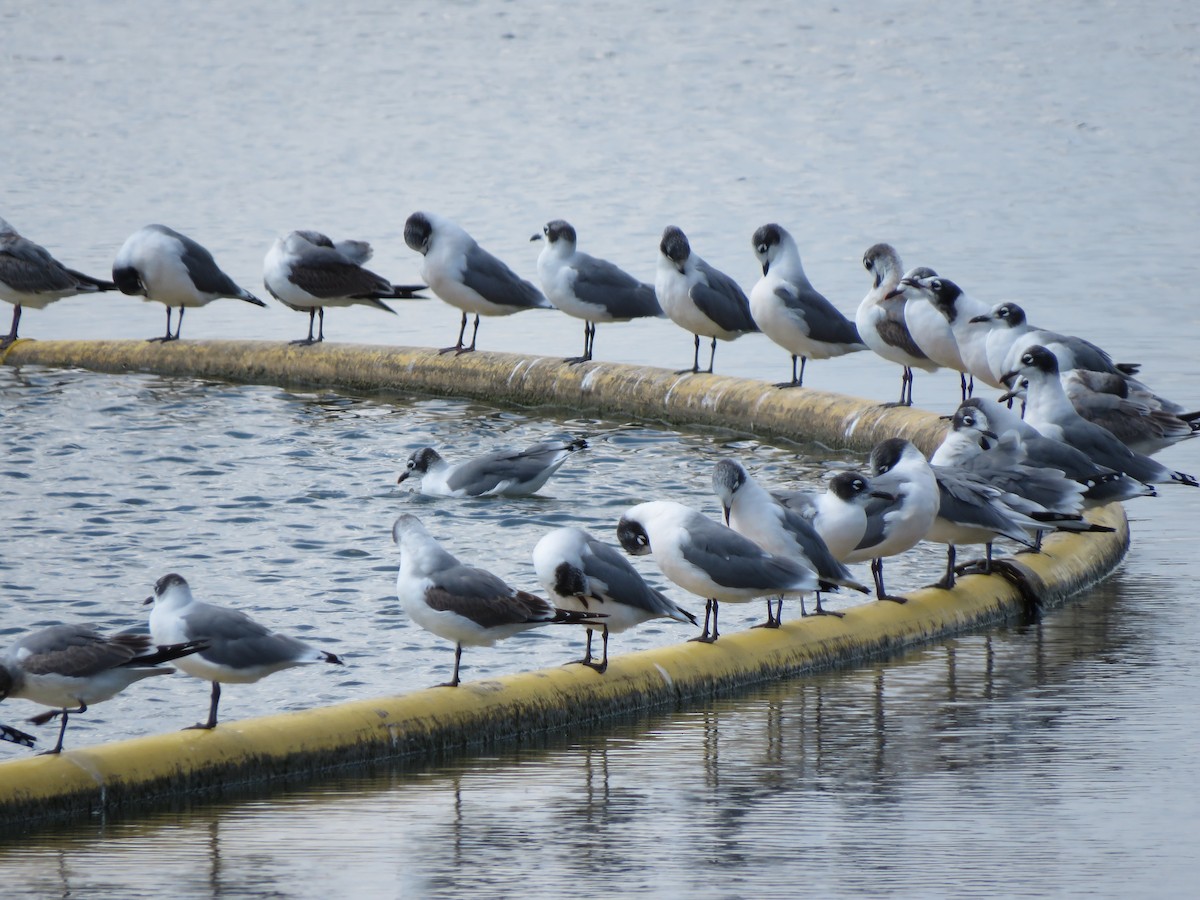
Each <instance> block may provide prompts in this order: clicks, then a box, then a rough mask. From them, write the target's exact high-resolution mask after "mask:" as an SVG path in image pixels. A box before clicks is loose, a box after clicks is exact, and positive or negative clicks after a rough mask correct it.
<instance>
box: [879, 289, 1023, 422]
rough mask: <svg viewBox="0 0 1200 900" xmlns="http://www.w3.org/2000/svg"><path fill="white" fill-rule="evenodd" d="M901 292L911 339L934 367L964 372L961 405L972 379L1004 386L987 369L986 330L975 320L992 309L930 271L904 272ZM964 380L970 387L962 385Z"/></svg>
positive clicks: (967, 395) (969, 390) (972, 385)
mask: <svg viewBox="0 0 1200 900" xmlns="http://www.w3.org/2000/svg"><path fill="white" fill-rule="evenodd" d="M900 287H901V289H903V291H904V294H905V297H906V298H907V302H906V303H905V304H904V319H905V322H906V323H907V324H908V326H909V330H910V331H911V332H912V335H913V338H914V339H915V340H916V342H917V345H918V346H919V347H920V348H921V349H922V350H924V351H925V352H926V354H928V356H929V358H930V359H932V360H933V361H934V362H937V363H939V364H940V365H943V366H946V367H948V368H952V369H956V370H958V371H959V372H962V373H963V377H964V381H963V399H964V400H965V399H966V398H967V397H969V396H970V395H971V391H972V389H973V388H974V379H976V378H978V379H980V380H981V381H983V382H984V383H985V384H990V385H991V386H992V387H997V388H999V387H1003V385H1002V384H1000V383H999V381H998V379H996V377H995V376H994V375H993V374H992V370H991V368H990V367H989V366H988V364H987V336H988V331H989V330H990V329H989V327H988V325H987V324H986V323H983V322H980V321H978V318H977V317H979V316H981V315H983V314H985V313H987V312H989V311H990V309H991V307H989V306H988V305H987V304H986V303H984V302H983V301H982V300H976V299H975V298H973V297H971V296H969V295H968V294H966V293H964V291H963V290H962V288H960V287H959V286H958V285H957V284H955V283H954V282H953V281H951V280H950V279H949V278H940V277H938V275H937V274H936V273H934V272H932V271H930V270H929V269H913V270H912V271H911V272H908V273H907V274H906V275H905V276H904V277H903V278H902V279H900ZM935 316H936V317H937V320H940V321H937V320H935V319H934V318H933V317H935ZM968 375H969V376H970V377H971V379H972V381H971V383H970V384H968V383H967V382H966V380H965V378H966V376H968Z"/></svg>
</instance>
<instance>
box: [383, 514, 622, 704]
mask: <svg viewBox="0 0 1200 900" xmlns="http://www.w3.org/2000/svg"><path fill="white" fill-rule="evenodd" d="M392 540H393V541H395V542H396V544H397V545H399V547H400V570H399V572H397V574H396V597H397V598H398V599H399V600H400V608H401V609H403V610H404V612H405V613H407V614H408V617H409V618H410V619H412V620H413V621H414V622H416V623H417V624H418V625H420V626H421V627H422V628H424V629H425V630H426V631H429V632H432V633H433V634H436V635H437V636H438V637H440V638H445V639H446V640H448V641H453V642H454V674H453V675H452V676H451V677H450V680H449V681H448V682H446V683H445V684H443V685H441V686H442V687H458V684H459V667H460V665H461V663H462V650H463V645H467V646H472V647H490V646H492V645H493V644H494V643H496V641H498V640H502V639H503V638H506V637H511V636H512V635H514V634H517V633H518V632H521V631H528V630H529V629H531V628H540V627H541V626H543V625H562V624H578V625H587V624H589V623H591V624H597V623H599V622H601V621H603V620H604V618H605V614H604V613H601V612H577V611H575V610H568V609H559V608H558V607H556V606H554V605H553V604H552V603H551V602H550V601H549V600H546V599H545V598H543V597H539V596H537V595H536V594H531V593H529V592H528V591H520V590H517V589H516V588H513V587H510V586H509V585H508V584H506V583H505V582H504V580H503V579H502V578H500V577H499V576H498V575H493V574H492V573H491V572H489V571H487V570H486V569H479V568H476V567H474V566H465V565H463V564H462V563H461V562H459V561H458V560H457V559H456V558H455V557H454V556H452V555H451V554H450V553H448V552H447V551H446V550H445V549H443V548H442V545H441V544H439V543H438V542H437V540H435V539H434V538H433V536H432V535H430V534H429V532H428V531H426V530H425V526H424V525H422V524H421V520H420V519H418V518H417V517H416V516H411V515H404V516H400V517H399V518H398V519H396V521H395V523H394V524H393V525H392Z"/></svg>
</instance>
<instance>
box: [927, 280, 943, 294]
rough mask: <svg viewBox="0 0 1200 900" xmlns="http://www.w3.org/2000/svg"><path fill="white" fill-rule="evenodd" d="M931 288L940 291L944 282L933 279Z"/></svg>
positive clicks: (930, 283) (930, 284)
mask: <svg viewBox="0 0 1200 900" xmlns="http://www.w3.org/2000/svg"><path fill="white" fill-rule="evenodd" d="M929 287H930V288H931V289H933V290H935V291H940V290H941V289H942V280H941V279H940V278H935V279H933V281H931V282H929Z"/></svg>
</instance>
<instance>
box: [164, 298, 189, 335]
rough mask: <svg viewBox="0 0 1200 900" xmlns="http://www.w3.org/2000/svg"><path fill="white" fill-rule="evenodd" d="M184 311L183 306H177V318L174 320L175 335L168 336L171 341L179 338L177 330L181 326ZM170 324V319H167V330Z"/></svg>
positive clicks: (178, 330)
mask: <svg viewBox="0 0 1200 900" xmlns="http://www.w3.org/2000/svg"><path fill="white" fill-rule="evenodd" d="M184 311H185V307H182V306H181V307H179V318H177V319H176V320H175V337H173V338H170V340H172V341H177V340H179V332H180V330H181V329H182V328H183V313H184ZM170 324H171V323H170V321H168V322H167V326H168V327H167V330H168V331H170Z"/></svg>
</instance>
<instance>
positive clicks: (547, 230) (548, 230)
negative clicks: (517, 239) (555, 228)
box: [542, 225, 550, 237]
mask: <svg viewBox="0 0 1200 900" xmlns="http://www.w3.org/2000/svg"><path fill="white" fill-rule="evenodd" d="M542 232H543V233H544V234H545V235H546V237H550V226H549V225H547V226H546V227H545V228H543V229H542Z"/></svg>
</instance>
